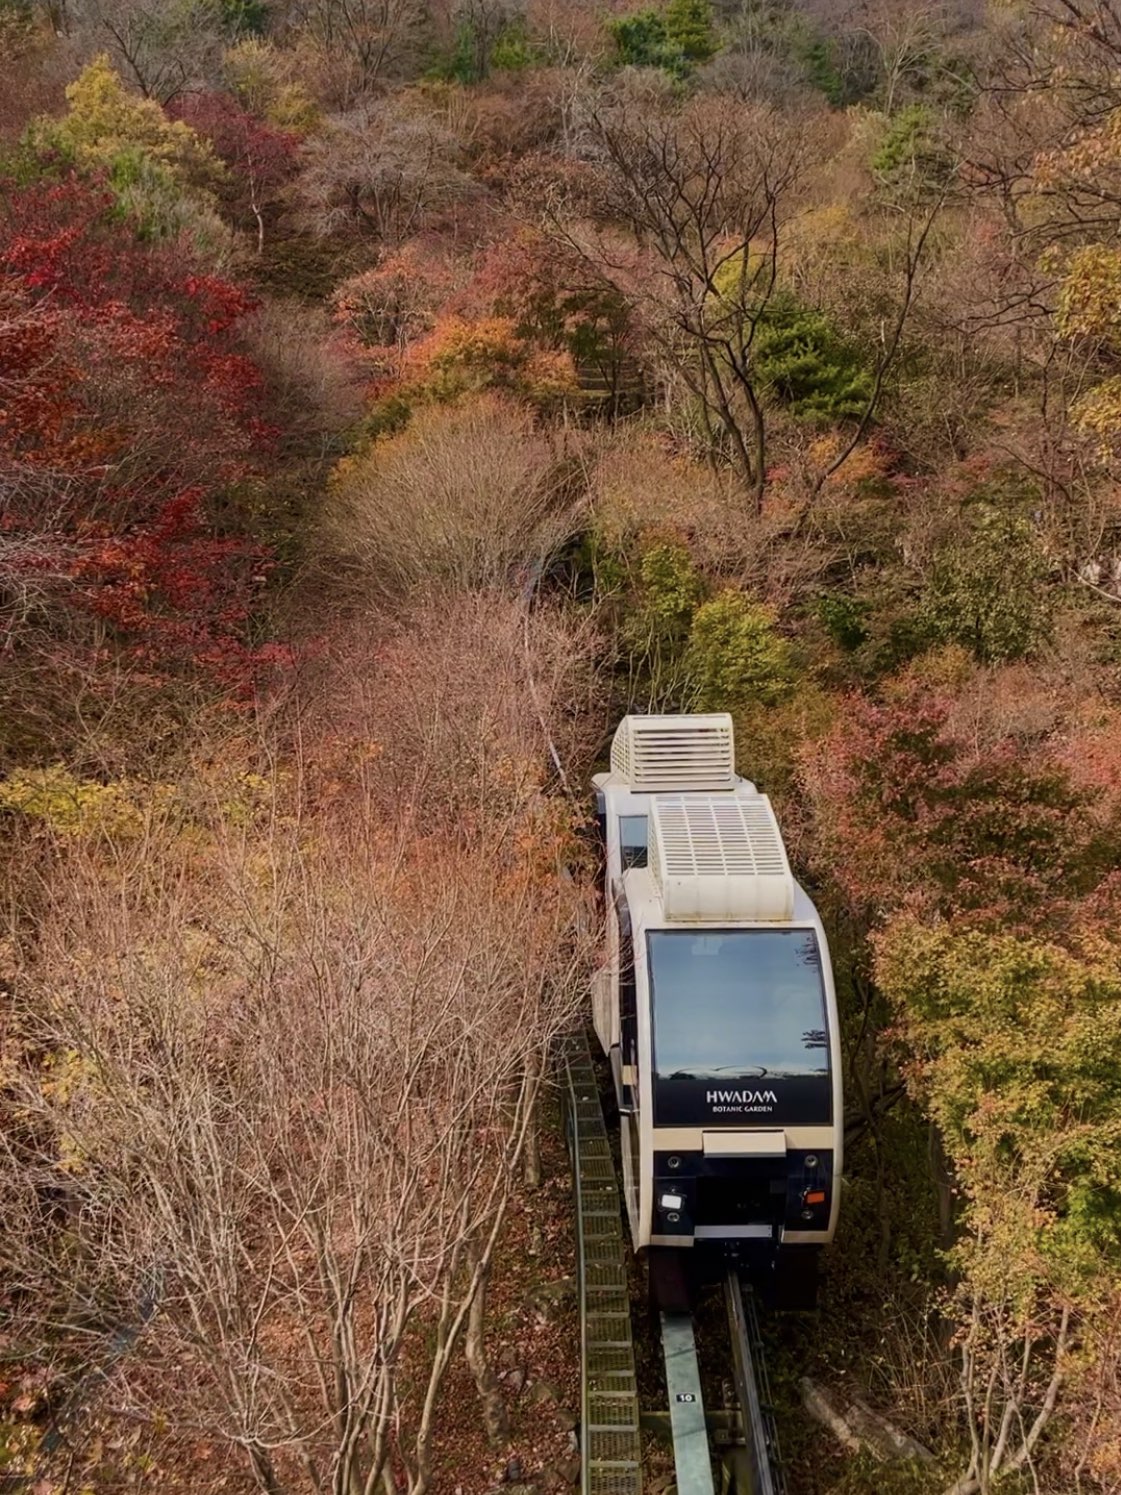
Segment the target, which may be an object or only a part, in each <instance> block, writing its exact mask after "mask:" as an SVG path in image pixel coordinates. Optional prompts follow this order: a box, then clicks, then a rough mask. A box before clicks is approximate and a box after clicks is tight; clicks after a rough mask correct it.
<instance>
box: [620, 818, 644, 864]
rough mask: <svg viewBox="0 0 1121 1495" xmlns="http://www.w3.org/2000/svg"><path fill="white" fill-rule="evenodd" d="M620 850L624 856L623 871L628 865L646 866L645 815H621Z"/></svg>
mask: <svg viewBox="0 0 1121 1495" xmlns="http://www.w3.org/2000/svg"><path fill="white" fill-rule="evenodd" d="M619 850H620V852H621V854H622V858H623V871H624V872H625V871H626V870H627V868H628V867H645V866H646V850H647V820H646V816H645V815H620V816H619Z"/></svg>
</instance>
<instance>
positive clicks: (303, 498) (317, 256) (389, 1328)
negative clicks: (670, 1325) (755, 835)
mask: <svg viewBox="0 0 1121 1495" xmlns="http://www.w3.org/2000/svg"><path fill="white" fill-rule="evenodd" d="M0 630H2V632H0V638H2V643H0V823H2V834H0V1488H3V1489H10V1490H12V1491H24V1490H26V1491H29V1492H32V1495H82V1492H98V1495H100V1492H107V1495H109V1492H118V1491H126V1490H141V1489H143V1490H153V1491H167V1492H176V1491H191V1492H197V1495H210V1492H217V1491H230V1492H235V1495H240V1492H252V1491H254V1490H260V1491H265V1492H267V1495H429V1492H431V1495H453V1492H455V1495H484V1492H489V1491H491V1490H498V1489H500V1488H505V1489H508V1490H510V1491H512V1492H514V1491H523V1490H524V1491H537V1490H540V1491H547V1490H549V1489H560V1488H566V1487H571V1484H572V1483H575V1481H576V1480H577V1479H578V1476H579V1461H578V1460H577V1461H576V1465H575V1468H573V1461H572V1457H571V1454H572V1447H573V1446H574V1439H573V1438H572V1437H571V1436H570V1431H569V1430H570V1429H571V1426H572V1421H573V1419H571V1418H566V1416H565V1404H566V1403H567V1405H569V1406H571V1405H572V1403H573V1400H574V1398H575V1395H576V1393H575V1391H574V1390H573V1385H574V1381H575V1378H576V1377H577V1376H578V1369H579V1346H578V1325H577V1323H576V1321H575V1318H574V1312H575V1310H574V1308H573V1306H572V1304H571V1302H570V1301H568V1300H567V1299H566V1298H565V1292H566V1283H568V1284H569V1285H570V1276H571V1271H572V1267H571V1252H572V1244H571V1239H570V1234H571V1226H570V1221H571V1207H570V1202H569V1189H570V1185H569V1179H568V1175H567V1165H566V1162H565V1157H564V1151H563V1144H562V1143H561V1142H560V1141H559V1139H558V1135H557V1121H556V1097H555V1087H554V1080H553V1072H552V1068H551V1059H550V1056H551V1053H552V1049H553V1045H554V1043H555V1040H556V1039H557V1036H558V1035H559V1034H561V1033H563V1032H565V1031H567V1030H568V1029H569V1028H571V1026H572V1024H573V1023H576V1022H579V1021H580V1020H581V1014H582V1013H583V1011H584V1006H585V1002H586V999H587V990H588V980H589V976H590V973H591V972H592V970H593V969H594V968H595V966H596V964H597V962H598V961H600V960H601V959H602V956H601V954H600V937H599V927H598V921H599V918H600V912H599V910H598V906H597V902H596V898H595V869H594V865H593V864H594V858H593V855H592V852H591V840H590V835H589V821H590V817H591V813H592V808H591V801H590V793H589V781H590V776H591V774H592V772H593V771H594V770H595V769H596V768H597V767H600V766H602V761H603V755H604V752H605V748H606V744H607V743H608V741H609V739H610V734H611V731H612V730H613V728H614V726H615V724H616V723H617V721H618V720H619V719H620V717H621V716H622V715H624V714H625V713H626V712H627V711H637V712H672V711H694V710H713V711H729V712H731V713H732V714H733V717H734V721H735V728H736V745H737V755H738V767H739V770H740V772H742V773H743V774H744V775H746V776H747V777H749V778H751V779H752V780H754V781H755V782H756V783H758V784H759V786H760V787H761V788H762V789H763V790H765V791H766V792H767V793H768V794H769V795H770V796H771V797H772V799H773V801H774V803H775V806H776V808H777V810H778V813H779V816H780V819H781V822H782V825H783V828H784V832H785V834H786V836H787V841H788V846H789V848H790V852H791V857H792V860H793V861H794V863H795V864H796V870H797V872H798V874H799V876H800V878H801V879H802V880H803V881H805V882H806V884H807V885H808V886H809V887H810V888H812V890H813V896H814V898H815V900H816V902H817V903H818V906H819V907H820V909H821V911H822V916H823V918H824V920H825V923H826V926H827V928H828V930H829V934H830V940H831V944H832V948H833V959H834V963H835V966H836V972H837V980H838V989H839V996H840V1003H841V1010H842V1017H843V1027H844V1043H845V1075H844V1080H845V1093H846V1100H847V1110H846V1118H845V1125H846V1138H847V1156H846V1168H845V1175H846V1176H845V1187H844V1195H843V1206H842V1211H841V1227H840V1230H839V1233H838V1239H837V1241H836V1243H835V1245H834V1246H833V1247H832V1248H831V1249H830V1253H829V1257H828V1261H827V1263H826V1268H825V1280H824V1283H823V1287H822V1305H823V1306H822V1310H821V1312H820V1314H819V1315H818V1316H817V1317H816V1318H815V1319H813V1320H811V1321H807V1322H805V1323H803V1324H801V1325H800V1326H796V1327H795V1328H793V1329H791V1330H790V1331H789V1332H787V1333H786V1334H785V1336H784V1339H783V1342H782V1344H781V1345H779V1346H778V1347H777V1350H776V1360H775V1364H774V1366H773V1367H772V1377H773V1378H774V1379H775V1381H776V1385H777V1387H778V1396H779V1400H780V1402H781V1406H780V1409H779V1410H780V1415H781V1420H782V1429H783V1438H784V1447H785V1448H786V1450H787V1452H788V1456H789V1459H790V1473H789V1479H790V1483H791V1491H792V1495H880V1492H883V1495H926V1492H930V1495H1004V1492H1008V1495H1028V1492H1031V1495H1076V1492H1085V1495H1103V1492H1117V1491H1121V7H1118V6H1117V5H1116V4H1115V0H830V3H826V0H0ZM804 1375H811V1376H813V1377H814V1378H815V1379H818V1380H820V1381H822V1382H824V1383H827V1384H832V1385H839V1386H842V1387H846V1388H848V1389H849V1390H851V1391H852V1392H854V1393H858V1394H860V1395H861V1396H863V1397H864V1398H866V1399H867V1401H868V1402H869V1403H870V1404H871V1405H872V1406H874V1407H875V1408H877V1409H878V1410H879V1411H880V1412H881V1413H882V1414H883V1415H885V1416H886V1417H888V1418H890V1420H891V1421H892V1423H893V1424H894V1425H896V1426H898V1427H899V1428H901V1429H903V1430H904V1431H905V1432H906V1433H907V1434H909V1435H910V1436H911V1437H913V1438H914V1439H915V1440H917V1442H918V1443H920V1444H922V1445H923V1446H924V1447H925V1448H926V1449H928V1450H929V1451H930V1454H931V1456H932V1457H931V1459H930V1460H929V1461H922V1462H912V1463H905V1464H892V1465H885V1464H880V1463H876V1462H875V1461H874V1460H871V1459H870V1458H868V1457H867V1456H866V1455H865V1454H864V1453H853V1452H851V1451H848V1450H846V1449H845V1448H843V1447H841V1446H840V1445H837V1446H833V1443H832V1442H831V1440H830V1439H829V1438H828V1435H827V1434H826V1433H825V1432H824V1431H823V1430H822V1429H821V1428H818V1427H816V1426H813V1425H809V1424H807V1423H806V1420H805V1418H804V1416H803V1415H802V1414H801V1412H800V1407H799V1402H798V1397H799V1392H798V1385H799V1379H800V1377H802V1376H804ZM542 1388H544V1389H542ZM653 1488H655V1489H657V1486H656V1485H655V1486H653ZM663 1488H664V1486H663Z"/></svg>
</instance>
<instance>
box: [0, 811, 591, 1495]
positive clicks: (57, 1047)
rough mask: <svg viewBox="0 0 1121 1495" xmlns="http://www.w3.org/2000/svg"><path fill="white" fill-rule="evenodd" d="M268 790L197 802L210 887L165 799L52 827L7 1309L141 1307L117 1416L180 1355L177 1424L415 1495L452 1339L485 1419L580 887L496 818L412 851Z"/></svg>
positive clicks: (254, 1455)
mask: <svg viewBox="0 0 1121 1495" xmlns="http://www.w3.org/2000/svg"><path fill="white" fill-rule="evenodd" d="M279 808H280V807H279V806H277V805H274V806H273V807H272V808H271V809H270V810H269V811H268V812H267V814H266V816H265V820H264V821H263V822H262V821H261V820H258V819H257V818H256V817H251V822H255V823H251V824H250V825H247V826H246V827H244V828H243V829H240V830H239V829H236V828H234V827H232V826H230V825H229V824H228V823H227V822H226V821H224V820H223V819H222V818H221V817H220V816H219V817H217V818H211V817H210V816H209V815H208V814H207V813H205V812H204V813H203V814H202V816H201V819H200V818H198V817H197V815H196V817H195V818H194V824H195V827H196V834H198V833H201V834H202V835H203V836H204V838H205V839H206V840H207V841H208V843H209V844H208V851H209V855H208V856H207V858H206V861H207V867H206V869H205V873H204V875H203V877H202V878H201V879H200V876H199V873H200V872H201V871H202V869H201V868H200V867H198V865H197V846H196V852H193V853H192V854H191V857H190V858H189V860H193V861H196V867H195V869H194V870H192V869H191V868H190V867H189V866H188V865H187V864H186V862H185V861H184V857H183V855H182V848H181V847H180V848H179V849H178V850H177V844H176V843H177V842H178V840H179V838H180V837H181V836H182V832H183V829H184V824H183V821H182V819H181V818H180V816H181V813H182V812H181V809H180V811H178V812H177V814H176V815H175V816H173V817H172V819H171V821H167V820H165V821H162V822H159V823H149V824H148V825H147V826H146V827H145V830H144V832H143V834H140V835H138V836H137V838H136V839H135V840H134V842H133V843H132V844H131V845H122V844H121V843H120V842H119V841H118V842H116V843H115V844H114V845H113V846H112V848H111V849H110V850H108V851H106V848H105V846H104V844H95V845H88V844H84V843H83V844H81V845H78V846H71V847H68V848H65V849H63V850H61V851H60V854H59V856H58V858H57V859H56V861H55V863H54V865H53V869H52V881H51V887H50V889H49V890H44V893H43V897H44V900H45V901H44V903H43V905H42V907H43V911H44V913H45V915H46V918H47V920H48V924H49V928H50V929H52V930H53V931H54V933H53V934H50V933H46V929H47V926H44V934H45V937H44V938H43V939H42V940H41V941H40V942H39V944H38V946H37V949H36V952H35V953H34V955H33V956H32V957H31V958H30V959H29V960H28V961H27V963H26V964H25V965H24V966H23V967H22V968H21V970H20V973H19V979H20V982H21V985H22V987H23V990H24V992H25V994H26V999H27V1006H26V1008H25V1014H26V1015H25V1018H24V1026H23V1030H22V1036H23V1041H24V1044H25V1045H26V1048H25V1056H27V1057H25V1060H24V1062H23V1063H22V1064H21V1065H20V1066H19V1067H18V1070H17V1072H16V1074H14V1075H11V1076H9V1078H10V1080H11V1084H10V1085H9V1088H8V1090H7V1092H6V1093H7V1100H8V1106H7V1116H6V1121H7V1123H8V1125H7V1126H6V1127H5V1141H4V1144H3V1146H4V1149H5V1153H6V1156H5V1159H4V1162H5V1167H4V1170H3V1172H4V1179H5V1183H4V1189H5V1193H6V1194H7V1195H8V1196H9V1198H7V1199H6V1200H5V1203H6V1204H7V1205H8V1206H9V1212H8V1214H7V1215H6V1219H9V1220H16V1221H19V1222H21V1229H20V1232H19V1234H18V1235H16V1236H14V1237H13V1236H12V1235H11V1234H10V1233H8V1232H5V1234H4V1237H3V1249H4V1255H5V1257H6V1261H5V1265H6V1267H7V1269H8V1273H9V1274H10V1275H9V1280H10V1281H12V1282H14V1283H16V1284H17V1285H18V1289H19V1293H20V1296H21V1297H23V1299H24V1301H25V1302H26V1304H27V1310H26V1312H27V1317H26V1318H25V1319H24V1324H25V1325H29V1326H30V1327H31V1328H32V1329H33V1330H38V1334H39V1335H40V1336H45V1337H47V1338H50V1339H56V1340H57V1337H58V1336H59V1335H62V1336H63V1337H64V1338H66V1339H69V1341H70V1342H71V1343H72V1344H81V1345H84V1346H85V1350H84V1355H85V1358H86V1359H87V1360H89V1361H91V1362H92V1363H95V1364H96V1363H99V1362H101V1363H105V1364H106V1365H107V1369H108V1362H109V1361H110V1359H111V1357H112V1347H113V1344H114V1341H115V1340H116V1339H117V1338H119V1336H120V1334H121V1332H122V1329H124V1330H125V1332H128V1330H129V1327H130V1326H132V1325H135V1324H136V1323H137V1322H138V1321H140V1322H143V1328H142V1329H141V1330H139V1332H138V1333H137V1338H136V1343H135V1345H134V1346H133V1348H132V1351H131V1353H130V1354H129V1355H128V1356H126V1357H124V1358H123V1359H122V1360H121V1361H120V1363H119V1365H118V1366H117V1367H116V1368H115V1370H114V1371H113V1372H112V1376H111V1382H110V1392H109V1395H110V1397H111V1399H112V1402H113V1405H114V1408H115V1411H116V1414H117V1415H124V1416H140V1417H145V1416H148V1415H150V1414H151V1412H152V1411H153V1409H154V1408H155V1407H156V1406H158V1405H160V1404H164V1403H166V1398H167V1395H168V1379H167V1378H168V1375H169V1372H170V1373H172V1374H173V1375H174V1377H175V1382H176V1386H177V1391H176V1417H177V1420H178V1421H179V1423H180V1425H181V1426H183V1427H187V1428H192V1427H193V1428H195V1429H197V1430H198V1432H199V1434H200V1435H206V1436H209V1437H214V1436H218V1437H220V1438H221V1439H223V1440H225V1441H226V1442H228V1443H229V1444H230V1445H231V1446H232V1447H234V1448H236V1449H239V1450H240V1451H241V1452H242V1453H243V1455H244V1457H245V1458H246V1460H247V1461H248V1465H249V1467H250V1468H251V1470H252V1472H253V1475H254V1477H255V1479H256V1482H257V1484H258V1485H259V1487H260V1488H261V1489H262V1490H265V1491H269V1492H273V1495H286V1492H290V1491H291V1492H297V1491H314V1492H316V1495H320V1492H323V1495H326V1492H331V1495H343V1492H345V1495H358V1492H373V1491H374V1490H389V1489H396V1488H403V1489H406V1490H408V1491H409V1492H413V1495H420V1492H423V1491H425V1490H426V1489H428V1487H429V1485H430V1482H431V1478H432V1472H433V1470H432V1435H433V1428H434V1420H435V1418H436V1415H437V1411H438V1406H439V1395H440V1389H441V1385H442V1383H443V1381H444V1378H445V1376H446V1373H447V1370H448V1368H449V1366H450V1365H451V1364H452V1362H453V1360H454V1358H455V1356H456V1355H458V1354H459V1353H462V1350H463V1347H464V1338H465V1336H467V1335H468V1333H469V1331H470V1359H471V1363H472V1367H473V1369H474V1371H475V1374H476V1378H477V1380H478V1382H479V1384H480V1388H481V1390H482V1391H483V1392H484V1393H485V1394H486V1396H487V1401H486V1407H487V1411H488V1416H489V1419H490V1422H491V1425H492V1427H494V1428H495V1430H496V1431H497V1430H500V1428H501V1419H502V1407H501V1401H500V1399H499V1400H498V1401H497V1402H496V1401H495V1397H494V1384H493V1380H492V1378H491V1377H490V1373H489V1367H488V1366H487V1363H486V1359H485V1353H484V1347H483V1343H482V1339H481V1326H482V1307H481V1304H480V1301H479V1294H480V1292H481V1291H482V1288H483V1284H484V1282H485V1279H486V1276H487V1273H488V1271H489V1267H490V1262H491V1259H492V1255H493V1251H494V1248H495V1243H496V1241H497V1238H498V1234H499V1231H500V1229H501V1225H502V1221H503V1217H504V1211H505V1207H506V1202H507V1199H508V1198H509V1195H510V1192H511V1190H512V1188H513V1187H514V1185H515V1183H516V1180H517V1178H518V1176H519V1168H520V1163H521V1159H522V1155H523V1153H524V1149H525V1146H526V1141H527V1136H528V1135H529V1130H530V1123H531V1118H532V1115H533V1109H534V1104H535V1101H536V1097H537V1093H538V1090H539V1088H540V1085H541V1083H542V1075H543V1074H544V1072H545V1065H544V1058H545V1052H546V1049H547V1046H548V1043H549V1041H550V1038H551V1036H552V1034H554V1033H555V1032H556V1031H557V1028H558V1026H560V1025H562V1024H563V1023H565V1022H567V1021H568V1020H570V1016H571V1012H572V1004H573V1001H574V998H573V996H572V992H573V990H574V989H575V982H574V980H573V977H574V974H575V971H574V963H575V962H578V961H579V959H580V940H579V937H578V936H577V935H576V933H575V931H576V921H575V909H576V906H577V904H578V902H579V898H580V895H579V892H578V890H577V889H576V887H575V885H573V884H566V883H565V882H564V881H563V880H561V879H558V878H556V877H555V876H554V877H548V878H539V877H536V876H534V875H533V870H532V868H527V867H526V866H525V865H523V864H522V863H521V862H520V861H519V858H518V854H517V851H516V845H515V831H516V826H515V825H514V824H513V823H512V822H511V824H509V825H508V827H507V832H508V834H507V836H506V837H505V838H503V837H502V836H499V837H498V839H497V840H496V841H493V842H490V843H488V844H487V845H486V846H482V845H476V846H474V847H465V846H458V847H457V846H456V845H455V844H454V838H445V839H443V840H442V841H441V842H440V843H439V844H438V845H432V844H431V843H429V844H427V845H423V846H421V845H418V844H417V843H415V842H413V843H411V844H410V845H408V846H407V847H406V845H405V843H404V842H403V841H402V840H401V839H399V838H397V837H395V836H394V835H392V834H391V833H387V834H379V833H378V831H377V828H376V827H374V826H370V827H369V828H367V827H366V826H365V825H364V824H362V823H361V822H360V821H356V822H355V831H356V833H354V834H348V833H343V834H342V835H338V834H335V833H333V832H332V830H331V827H330V826H329V825H328V824H327V823H325V822H323V823H319V824H318V825H316V826H315V827H314V829H313V828H312V826H311V825H310V824H309V823H307V822H306V821H305V820H304V819H303V817H302V814H301V812H300V811H299V808H298V807H297V806H293V805H291V804H289V806H288V807H287V813H284V814H282V815H281V816H280V817H279V819H278V818H275V812H276V810H278V809H279ZM175 821H178V824H175V823H174V822H175ZM48 1201H53V1203H51V1204H50V1207H48ZM473 1310H474V1315H473ZM29 1337H31V1336H30V1335H29ZM406 1364H407V1366H408V1374H407V1375H406V1374H405V1366H406ZM79 1410H80V1409H79ZM77 1415H78V1413H77V1411H76V1413H75V1416H77ZM391 1470H403V1471H404V1483H403V1485H397V1484H395V1483H394V1479H395V1477H396V1476H395V1475H393V1474H392V1473H391V1472H390V1471H391Z"/></svg>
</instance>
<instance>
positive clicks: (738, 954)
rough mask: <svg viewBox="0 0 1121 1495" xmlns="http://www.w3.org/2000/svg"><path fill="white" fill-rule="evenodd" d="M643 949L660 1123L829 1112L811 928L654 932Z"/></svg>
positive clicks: (807, 1117)
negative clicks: (647, 965) (647, 970)
mask: <svg viewBox="0 0 1121 1495" xmlns="http://www.w3.org/2000/svg"><path fill="white" fill-rule="evenodd" d="M649 951H650V992H651V1001H652V1004H653V1017H654V1072H655V1077H656V1082H657V1083H656V1087H655V1089H656V1110H657V1113H658V1119H659V1121H660V1122H661V1123H662V1124H663V1125H665V1124H686V1123H695V1122H699V1123H701V1124H705V1125H708V1124H714V1125H721V1124H725V1125H727V1124H733V1123H735V1122H736V1121H737V1120H738V1121H739V1123H740V1124H744V1123H745V1121H746V1122H748V1123H749V1124H755V1125H758V1124H760V1123H761V1122H764V1123H765V1122H766V1121H767V1120H768V1118H769V1119H771V1120H775V1121H785V1122H802V1121H805V1122H811V1121H813V1122H818V1121H822V1122H823V1121H827V1120H828V1119H829V1116H830V1114H831V1111H832V1104H831V1086H830V1084H829V1079H828V1076H829V1032H828V1024H827V1020H826V1015H825V987H824V982H823V979H822V966H821V951H820V949H819V947H818V943H817V937H816V935H815V934H814V932H813V930H811V929H728V930H724V929H706V930H695V931H693V930H676V929H675V930H668V929H667V930H655V931H651V933H650V935H649Z"/></svg>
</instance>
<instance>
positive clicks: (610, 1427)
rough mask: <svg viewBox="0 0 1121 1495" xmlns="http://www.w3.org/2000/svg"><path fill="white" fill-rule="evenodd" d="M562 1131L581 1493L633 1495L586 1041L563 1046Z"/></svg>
mask: <svg viewBox="0 0 1121 1495" xmlns="http://www.w3.org/2000/svg"><path fill="white" fill-rule="evenodd" d="M560 1063H561V1075H562V1079H563V1082H564V1085H565V1089H566V1095H565V1113H566V1132H567V1136H568V1144H569V1149H570V1152H571V1154H572V1172H573V1179H574V1182H575V1191H576V1216H577V1274H578V1281H579V1292H580V1322H581V1352H580V1363H581V1378H582V1382H583V1406H582V1408H581V1419H580V1456H581V1475H580V1480H581V1485H580V1487H581V1491H582V1495H640V1492H641V1489H642V1474H641V1467H640V1461H641V1447H640V1440H639V1423H638V1388H637V1384H636V1380H635V1366H634V1341H633V1339H632V1337H631V1314H630V1300H629V1298H628V1296H627V1272H626V1252H627V1249H628V1242H627V1240H626V1237H625V1235H624V1227H623V1216H622V1210H621V1208H620V1199H619V1189H618V1185H617V1183H616V1181H615V1162H614V1159H613V1157H612V1154H611V1145H610V1143H609V1142H608V1139H607V1129H606V1127H605V1126H604V1121H603V1110H602V1107H601V1106H600V1101H599V1089H598V1086H597V1084H596V1075H595V1069H594V1067H593V1065H592V1058H591V1054H590V1052H589V1049H588V1039H587V1035H586V1034H585V1033H584V1032H583V1030H581V1031H580V1032H577V1033H572V1034H569V1035H568V1036H567V1037H565V1038H564V1039H563V1040H562V1044H561V1052H560Z"/></svg>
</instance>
